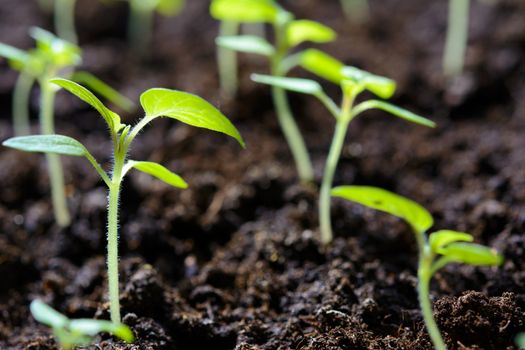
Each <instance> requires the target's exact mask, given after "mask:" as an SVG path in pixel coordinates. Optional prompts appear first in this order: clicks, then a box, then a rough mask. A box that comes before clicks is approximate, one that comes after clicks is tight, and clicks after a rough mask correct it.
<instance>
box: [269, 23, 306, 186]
mask: <svg viewBox="0 0 525 350" xmlns="http://www.w3.org/2000/svg"><path fill="white" fill-rule="evenodd" d="M285 32H286V26H282V27H281V26H276V28H275V35H276V42H277V45H276V46H277V50H276V51H277V52H276V54H275V55H274V56H273V57H272V59H271V74H272V75H273V76H276V77H283V76H284V73H283V71H282V67H281V63H282V61H283V59H284V57H285V56H286V53H287V51H288V45H287V43H286V38H285V35H284V33H285ZM272 97H273V102H274V105H275V109H276V112H277V119H278V121H279V124H280V126H281V129H282V131H283V134H284V137H285V138H286V141H287V142H288V146H289V147H290V150H291V152H292V156H293V158H294V161H295V166H296V167H297V172H298V173H299V178H300V179H301V181H302V182H304V183H311V182H312V181H313V179H314V170H313V167H312V162H311V160H310V156H309V155H308V149H307V148H306V145H305V143H304V139H303V136H302V135H301V132H300V131H299V127H298V126H297V123H296V122H295V120H294V117H293V115H292V111H291V110H290V105H289V103H288V98H287V96H286V92H285V91H284V89H282V88H279V87H276V86H273V87H272Z"/></svg>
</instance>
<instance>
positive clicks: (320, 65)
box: [299, 49, 345, 85]
mask: <svg viewBox="0 0 525 350" xmlns="http://www.w3.org/2000/svg"><path fill="white" fill-rule="evenodd" d="M299 64H300V65H301V67H303V68H304V69H306V70H307V71H310V72H312V73H314V74H315V75H317V76H319V77H321V78H323V79H326V80H328V81H331V82H332V83H335V84H338V85H339V84H340V83H341V81H342V80H343V79H344V78H345V77H344V76H343V73H342V69H343V67H344V65H343V63H342V62H340V61H339V60H337V59H336V58H334V57H332V56H330V55H328V54H326V53H324V52H322V51H320V50H317V49H308V50H305V51H304V52H303V53H302V54H301V58H300V62H299Z"/></svg>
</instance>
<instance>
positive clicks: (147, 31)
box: [128, 0, 185, 56]
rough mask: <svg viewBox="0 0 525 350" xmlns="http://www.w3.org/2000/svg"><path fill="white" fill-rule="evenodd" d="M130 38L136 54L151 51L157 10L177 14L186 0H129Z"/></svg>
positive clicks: (168, 14)
mask: <svg viewBox="0 0 525 350" xmlns="http://www.w3.org/2000/svg"><path fill="white" fill-rule="evenodd" d="M128 1H129V7H130V15H129V16H130V17H129V20H128V40H129V43H130V46H131V48H132V49H133V51H134V52H135V54H137V55H139V56H144V55H146V54H147V52H149V45H150V41H151V36H152V34H151V33H152V30H153V17H154V14H155V12H157V13H159V14H161V15H163V16H170V17H171V16H176V15H178V14H179V13H180V12H181V11H182V8H183V7H184V3H185V1H184V0H128Z"/></svg>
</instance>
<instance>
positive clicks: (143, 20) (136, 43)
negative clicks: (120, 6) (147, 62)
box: [128, 0, 154, 57]
mask: <svg viewBox="0 0 525 350" xmlns="http://www.w3.org/2000/svg"><path fill="white" fill-rule="evenodd" d="M145 3H147V2H144V0H130V2H129V6H130V13H129V21H128V41H129V45H130V47H131V49H132V50H133V52H134V53H135V54H136V55H137V56H139V57H145V56H147V52H149V45H150V41H151V37H152V32H153V16H154V9H151V8H149V7H148V6H147V5H146V6H145V5H144V4H145Z"/></svg>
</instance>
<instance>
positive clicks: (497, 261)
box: [331, 186, 503, 350]
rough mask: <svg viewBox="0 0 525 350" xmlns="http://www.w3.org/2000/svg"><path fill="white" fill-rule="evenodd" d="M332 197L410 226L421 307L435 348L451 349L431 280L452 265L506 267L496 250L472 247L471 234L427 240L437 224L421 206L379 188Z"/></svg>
mask: <svg viewBox="0 0 525 350" xmlns="http://www.w3.org/2000/svg"><path fill="white" fill-rule="evenodd" d="M331 194H332V196H334V197H339V198H344V199H346V200H348V201H351V202H355V203H359V204H361V205H364V206H366V207H368V208H372V209H376V210H380V211H383V212H386V213H388V214H391V215H394V216H397V217H398V218H401V219H403V220H405V221H406V222H407V223H408V224H409V225H410V227H411V228H412V231H414V234H415V236H416V241H417V246H418V249H419V264H418V265H419V266H418V270H417V277H418V288H417V289H418V295H419V305H420V307H421V311H422V313H423V319H424V321H425V325H426V327H427V330H428V333H429V335H430V338H431V340H432V343H433V344H434V347H435V348H436V349H437V350H445V349H446V348H447V347H446V345H445V342H444V341H443V338H442V337H441V334H440V332H439V329H438V326H437V324H436V321H435V320H434V316H433V315H432V304H431V301H430V294H429V286H430V279H431V278H432V276H434V274H435V273H436V272H438V271H439V270H440V269H442V268H443V267H445V266H446V265H448V264H450V263H463V264H468V265H475V266H498V265H501V264H502V262H503V257H502V256H501V255H499V254H498V253H497V252H496V251H495V250H494V249H491V248H488V247H485V246H483V245H479V244H476V243H471V242H472V241H473V240H474V237H473V236H472V235H470V234H468V233H464V232H457V231H451V230H439V231H436V232H433V233H431V234H430V235H429V236H428V237H427V234H426V232H427V230H428V229H429V228H430V227H432V225H433V224H434V219H433V218H432V215H430V213H429V212H428V211H427V210H426V209H425V208H423V207H422V206H421V205H419V204H418V203H416V202H414V201H412V200H410V199H407V198H405V197H402V196H399V195H397V194H395V193H392V192H389V191H386V190H384V189H381V188H377V187H368V186H340V187H336V188H334V189H333V190H332V191H331Z"/></svg>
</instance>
